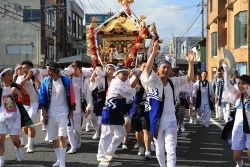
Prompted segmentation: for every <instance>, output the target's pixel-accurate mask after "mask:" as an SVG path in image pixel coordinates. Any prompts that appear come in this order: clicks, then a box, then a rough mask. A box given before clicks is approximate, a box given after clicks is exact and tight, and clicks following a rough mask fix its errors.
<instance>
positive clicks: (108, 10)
mask: <svg viewBox="0 0 250 167" xmlns="http://www.w3.org/2000/svg"><path fill="white" fill-rule="evenodd" d="M100 2H101V3H102V4H103V5H104V6H105V7H106V8H107V9H108V11H109V10H110V9H109V7H107V5H106V4H105V3H103V1H102V0H100Z"/></svg>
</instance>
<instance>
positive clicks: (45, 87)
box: [0, 42, 250, 167]
mask: <svg viewBox="0 0 250 167" xmlns="http://www.w3.org/2000/svg"><path fill="white" fill-rule="evenodd" d="M158 50H159V43H158V42H155V43H154V46H153V51H152V54H151V55H150V57H149V59H148V60H147V62H142V63H140V64H138V68H131V69H129V68H125V67H123V66H119V65H118V66H116V65H114V64H112V63H108V64H106V65H105V66H104V67H103V66H102V65H97V66H96V67H95V68H94V69H93V68H85V67H83V63H82V62H80V61H75V62H73V63H72V64H70V66H69V67H67V68H63V69H62V68H60V67H59V65H58V64H57V63H54V62H51V63H49V64H47V65H46V67H44V68H39V69H38V68H34V67H33V63H32V62H30V61H23V62H22V63H21V64H18V65H17V66H16V68H15V70H14V75H13V70H12V69H11V68H3V69H1V70H0V77H1V82H2V87H1V89H0V95H1V98H0V99H1V102H0V104H1V107H0V167H3V166H4V152H5V147H4V143H5V140H6V135H7V134H9V135H10V138H11V140H12V142H13V144H14V146H15V151H16V156H17V160H18V161H21V160H23V159H24V155H23V153H22V151H21V149H20V148H21V147H22V146H24V147H25V148H26V153H33V152H34V151H35V149H34V140H35V137H36V128H35V123H36V118H37V114H38V113H39V112H38V111H40V118H41V122H42V130H43V131H46V137H45V141H48V142H50V143H51V144H52V146H53V150H54V152H55V155H56V160H55V163H54V164H53V165H52V166H59V167H65V157H66V153H68V154H74V153H79V148H80V147H81V144H82V143H81V136H82V129H85V130H86V131H87V132H88V131H90V127H92V128H93V129H94V131H95V133H94V136H93V137H92V138H93V140H99V146H98V148H97V156H96V158H97V161H101V162H109V161H111V159H116V158H119V155H117V154H116V153H115V152H116V150H117V148H118V147H119V146H120V145H121V144H122V149H123V150H127V149H128V144H127V142H128V139H129V135H130V131H131V129H132V130H133V131H135V137H136V140H137V142H136V144H135V145H134V148H136V149H138V155H139V156H145V159H147V160H150V159H151V153H152V152H153V151H155V155H156V158H157V160H158V163H159V165H160V166H161V167H166V166H168V167H175V166H176V146H177V135H178V133H180V134H181V133H182V132H184V131H185V125H184V119H185V112H186V110H188V116H189V123H190V124H199V125H201V126H203V127H205V128H208V127H209V126H210V118H211V111H215V119H218V121H224V122H225V123H227V122H229V121H230V120H231V119H232V117H231V115H230V113H231V112H230V111H231V108H233V106H234V108H235V111H236V112H234V113H235V119H233V120H234V124H233V128H232V130H231V131H232V133H231V134H232V135H230V143H231V145H232V150H233V153H234V160H235V161H236V164H237V166H236V167H242V166H243V161H242V160H241V157H242V151H243V150H245V149H246V148H247V149H248V148H250V144H249V143H250V142H249V140H250V138H249V136H248V135H247V134H248V133H250V131H249V126H248V124H249V123H250V114H249V113H248V112H247V111H248V110H249V109H250V104H249V101H250V100H249V97H248V94H250V91H249V89H248V85H249V84H250V77H249V76H247V75H242V76H238V75H237V73H235V76H234V77H233V78H232V79H231V80H230V79H229V77H228V67H227V65H226V64H223V66H220V67H219V68H218V70H217V76H216V78H215V79H214V81H213V82H209V81H208V80H207V74H208V73H207V71H202V72H201V75H196V76H195V77H194V66H193V60H194V54H193V53H192V52H191V51H190V52H189V55H188V56H187V61H188V69H187V74H186V75H185V74H184V73H183V72H180V71H179V70H178V69H173V68H172V61H171V59H166V60H163V61H161V62H160V63H159V64H156V63H154V60H155V57H156V55H157V52H158ZM242 102H243V103H242ZM233 104H235V105H233ZM22 129H23V131H24V134H23V133H22ZM23 137H25V138H27V144H26V145H25V144H24V139H23ZM227 137H228V136H227ZM227 139H229V138H227ZM218 140H219V139H218ZM68 143H69V145H70V147H69V148H68V149H67V144H68Z"/></svg>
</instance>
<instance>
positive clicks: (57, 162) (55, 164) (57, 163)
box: [52, 160, 60, 166]
mask: <svg viewBox="0 0 250 167" xmlns="http://www.w3.org/2000/svg"><path fill="white" fill-rule="evenodd" d="M52 166H60V161H59V160H57V161H56V162H55V163H53V165H52Z"/></svg>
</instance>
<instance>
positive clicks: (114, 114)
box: [97, 68, 136, 162]
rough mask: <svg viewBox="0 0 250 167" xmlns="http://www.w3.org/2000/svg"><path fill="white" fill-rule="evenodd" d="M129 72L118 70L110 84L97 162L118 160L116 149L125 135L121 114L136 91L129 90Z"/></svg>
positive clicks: (123, 69)
mask: <svg viewBox="0 0 250 167" xmlns="http://www.w3.org/2000/svg"><path fill="white" fill-rule="evenodd" d="M128 76H129V70H128V69H126V68H121V69H118V70H117V72H116V78H115V79H113V80H112V81H111V83H110V87H109V89H108V93H107V97H106V103H105V107H104V108H103V110H102V132H101V138H100V141H99V147H98V154H97V160H98V161H103V162H107V161H110V160H111V159H110V158H108V157H106V155H107V156H111V157H113V158H118V156H117V155H116V154H115V151H116V149H117V147H118V146H119V145H120V144H121V142H122V139H123V137H124V136H125V134H126V131H125V127H124V126H123V125H124V117H123V112H125V111H124V108H126V107H124V106H125V105H127V104H129V103H130V102H131V101H132V98H133V96H135V93H136V89H133V88H131V86H130V81H129V80H128Z"/></svg>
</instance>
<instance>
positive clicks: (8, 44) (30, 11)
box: [0, 0, 44, 67]
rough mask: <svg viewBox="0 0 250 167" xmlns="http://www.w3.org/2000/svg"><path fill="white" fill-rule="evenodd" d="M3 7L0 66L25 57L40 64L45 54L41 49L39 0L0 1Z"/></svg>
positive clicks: (13, 62)
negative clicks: (42, 53)
mask: <svg viewBox="0 0 250 167" xmlns="http://www.w3.org/2000/svg"><path fill="white" fill-rule="evenodd" d="M0 7H1V10H0V12H1V13H0V18H1V19H0V25H1V26H0V39H1V40H0V50H1V54H0V67H15V65H16V64H17V63H21V62H22V61H24V60H30V61H32V62H33V64H34V65H35V66H38V65H39V64H40V62H41V60H42V57H44V55H41V53H40V41H41V39H40V36H41V35H40V27H41V24H40V16H41V15H40V1H37V0H36V1H34V0H18V1H16V0H8V1H1V4H0Z"/></svg>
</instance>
